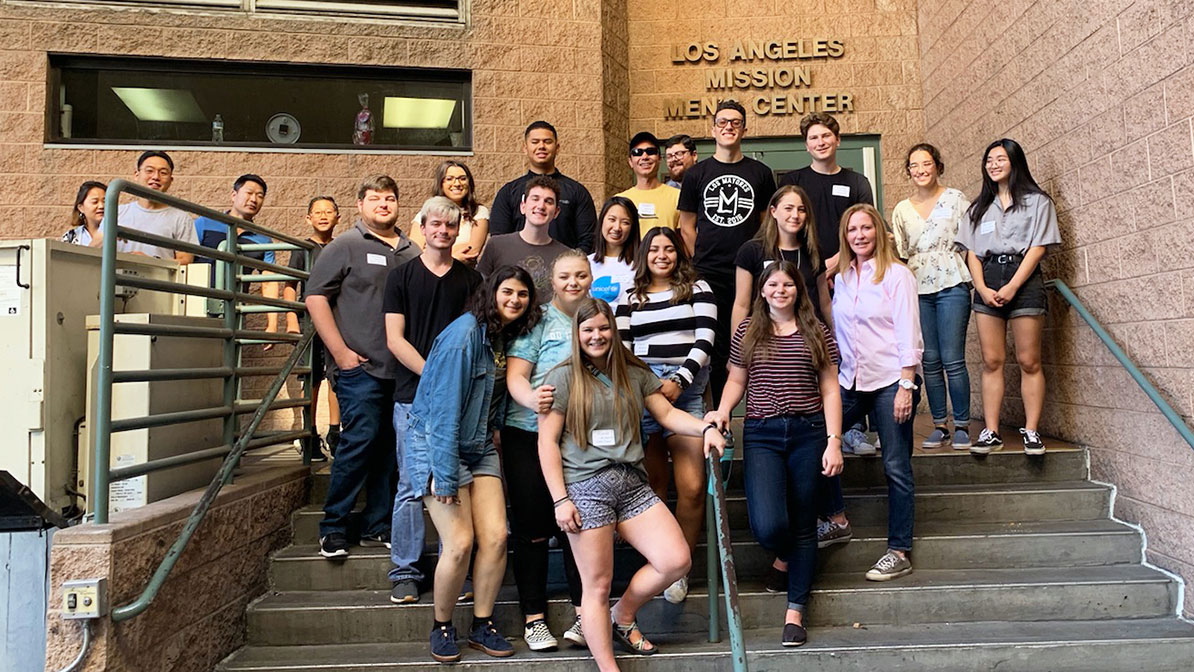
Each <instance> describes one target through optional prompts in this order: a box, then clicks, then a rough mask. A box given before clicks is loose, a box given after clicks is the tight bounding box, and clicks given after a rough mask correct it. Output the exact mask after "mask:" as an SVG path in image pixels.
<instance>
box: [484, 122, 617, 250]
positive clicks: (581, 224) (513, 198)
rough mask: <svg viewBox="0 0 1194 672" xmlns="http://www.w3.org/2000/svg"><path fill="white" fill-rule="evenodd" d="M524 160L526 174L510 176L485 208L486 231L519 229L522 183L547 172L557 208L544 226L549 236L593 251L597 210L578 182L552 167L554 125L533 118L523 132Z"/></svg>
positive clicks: (555, 148) (556, 144)
mask: <svg viewBox="0 0 1194 672" xmlns="http://www.w3.org/2000/svg"><path fill="white" fill-rule="evenodd" d="M523 138H524V139H525V145H524V147H523V149H524V150H525V151H526V154H527V160H528V162H529V164H530V168H529V170H527V173H526V175H523V176H522V177H519V178H517V179H514V180H511V181H509V182H507V183H506V184H505V186H503V187H502V188H501V189H500V190H498V193H497V196H496V197H495V198H494V199H493V208H492V209H491V210H490V211H489V235H490V236H496V235H498V234H502V233H514V232H515V231H521V230H522V227H523V223H524V222H525V217H524V215H523V214H522V212H521V211H520V209H519V205H520V204H521V203H522V197H523V193H524V188H523V185H524V184H525V183H526V181H527V180H529V179H531V178H532V177H535V176H536V175H547V176H548V177H551V178H552V179H553V180H555V182H556V184H557V185H558V186H559V190H560V199H559V203H557V205H558V206H559V209H560V212H559V214H558V215H557V216H556V218H555V220H553V221H552V223H551V226H550V227H549V228H548V231H547V232H548V233H549V234H550V235H551V237H552V239H554V240H558V241H559V242H561V243H563V244H564V245H566V246H568V247H570V248H580V249H581V250H584V252H585V253H589V252H592V251H593V238H594V236H595V235H596V232H597V210H596V208H595V207H594V206H593V196H592V195H591V194H590V193H589V190H588V189H585V186H584V185H583V184H581V183H580V182H577V181H576V180H574V179H572V178H570V177H568V176H567V175H564V174H563V173H561V172H560V171H559V170H557V169H556V155H557V154H559V151H560V143H559V137H558V136H557V135H556V129H555V127H554V126H552V125H551V124H549V123H547V122H546V121H535V122H532V123H531V125H530V126H527V130H526V131H525V132H524V133H523Z"/></svg>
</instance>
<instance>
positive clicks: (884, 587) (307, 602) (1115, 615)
mask: <svg viewBox="0 0 1194 672" xmlns="http://www.w3.org/2000/svg"><path fill="white" fill-rule="evenodd" d="M1177 589H1178V588H1177V585H1176V584H1175V583H1173V582H1172V581H1170V580H1169V579H1168V578H1167V577H1166V576H1164V575H1162V574H1161V573H1159V572H1156V571H1154V570H1151V569H1148V568H1145V567H1143V566H1140V565H1115V566H1107V567H1087V568H1072V567H1065V568H1033V569H986V570H944V569H939V570H917V571H915V572H913V573H912V574H910V575H908V576H906V577H903V578H901V579H899V580H896V581H892V582H887V583H872V582H868V581H865V580H864V579H863V577H862V574H861V573H858V572H851V573H842V574H825V575H822V576H820V577H819V578H818V581H817V582H816V584H815V587H814V591H813V596H812V599H811V600H810V605H809V619H810V620H809V625H810V626H813V627H817V626H833V625H839V626H840V625H849V624H852V623H855V622H861V623H862V624H864V625H867V626H870V625H884V624H885V625H911V624H923V623H951V622H959V623H964V622H974V621H980V620H982V621H1009V622H1026V621H1046V620H1058V619H1075V620H1102V619H1115V620H1116V621H1117V622H1121V621H1122V620H1123V619H1134V618H1160V617H1164V616H1168V615H1170V614H1173V613H1174V609H1175V604H1176V599H1177ZM566 602H567V601H566V599H559V598H555V599H552V600H551V601H550V603H549V608H548V618H549V621H550V622H551V623H552V624H553V627H554V628H556V629H557V630H559V629H561V628H564V627H567V624H568V623H570V622H571V617H572V607H571V605H569V604H567V603H566ZM785 604H786V596H784V595H781V594H772V593H768V592H766V591H764V590H763V589H762V587H761V585H760V584H758V583H754V582H743V583H742V584H741V586H740V592H739V606H740V609H741V613H742V618H743V623H744V627H747V628H759V627H770V626H773V625H774V624H775V622H776V621H777V619H778V618H779V617H780V615H782V614H783V611H784V606H785ZM459 611H460V614H461V616H462V617H463V615H464V614H466V613H468V611H469V608H468V607H467V606H462V607H460V608H459ZM494 616H495V620H496V622H497V625H498V628H499V629H500V630H502V632H504V633H506V634H508V635H509V634H511V633H516V632H517V631H518V629H519V628H521V624H522V615H521V614H520V613H519V608H518V601H517V595H516V593H515V591H514V589H513V587H505V588H503V589H502V591H501V593H500V594H499V596H498V601H497V605H496V608H495V611H494ZM247 619H248V627H247V630H248V643H249V644H252V645H264V646H293V645H299V644H312V645H316V644H349V643H370V642H372V643H385V642H421V641H424V639H425V638H426V637H427V632H428V627H429V624H430V623H431V620H432V615H431V604H430V603H429V602H427V601H424V602H420V603H418V604H408V605H394V604H391V603H390V601H389V591H384V590H382V591H368V590H362V591H311V592H284V593H273V594H269V595H266V596H265V597H263V598H262V599H260V600H258V601H257V602H255V603H254V604H252V605H250V607H249V608H248V612H247ZM638 620H639V623H640V624H641V625H642V626H643V628H644V630H645V631H646V632H648V633H652V634H654V633H687V634H698V633H702V632H705V631H706V628H707V627H708V599H707V596H706V594H705V593H704V592H703V591H702V590H701V589H699V588H697V589H694V590H693V591H692V593H691V594H690V596H689V599H688V600H687V602H685V603H684V604H682V605H673V604H668V603H667V602H665V601H664V600H663V599H662V598H660V597H657V598H655V599H654V600H652V601H651V602H649V603H648V604H647V605H645V606H644V608H643V609H642V610H641V611H640V612H639V618H638Z"/></svg>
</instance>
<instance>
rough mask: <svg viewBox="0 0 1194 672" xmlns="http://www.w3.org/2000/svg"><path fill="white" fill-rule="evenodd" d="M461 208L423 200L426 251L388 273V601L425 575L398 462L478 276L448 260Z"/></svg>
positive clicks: (417, 525)
mask: <svg viewBox="0 0 1194 672" xmlns="http://www.w3.org/2000/svg"><path fill="white" fill-rule="evenodd" d="M460 214H461V213H460V206H458V205H456V204H455V203H453V202H452V201H451V200H449V199H447V198H445V197H443V196H433V197H432V198H429V199H427V201H426V202H425V203H423V208H422V210H420V211H419V216H418V217H416V218H415V221H417V222H419V229H420V232H421V233H422V234H423V239H424V240H425V241H427V242H426V244H425V246H424V248H423V253H422V254H420V255H419V256H417V257H415V258H414V259H413V260H411V261H410V262H409V263H406V264H403V265H402V266H399V267H398V268H395V269H394V270H392V271H390V276H389V278H388V279H387V280H386V294H385V303H384V306H385V313H386V316H385V323H386V341H387V342H388V344H389V348H390V352H392V353H393V354H394V357H396V358H397V359H398V364H399V366H398V376H397V378H396V379H395V384H394V435H395V438H396V443H395V445H396V447H397V450H396V451H395V452H396V457H397V460H398V489H397V491H396V492H395V493H394V510H393V517H392V521H391V524H390V543H391V547H390V560H391V561H392V562H393V563H394V568H393V569H391V570H390V582H391V584H392V585H393V588H392V589H391V591H390V601H391V602H394V603H396V604H401V603H403V602H416V601H418V599H419V589H418V583H419V581H422V580H423V573H422V571H420V570H419V568H418V567H416V566H415V563H417V562H418V560H419V556H421V555H422V554H423V501H422V499H421V498H419V497H417V496H415V495H414V487H413V485H414V484H412V483H411V482H410V481H409V479H408V478H407V477H406V470H405V469H403V468H402V462H403V459H404V454H405V450H404V449H405V441H404V439H405V438H406V437H405V434H406V423H407V415H408V414H409V413H410V406H411V404H412V403H414V401H415V391H416V390H417V389H418V387H419V376H420V375H422V373H423V365H424V364H426V359H427V355H428V354H430V353H431V345H432V343H434V342H435V338H436V337H437V336H439V333H440V332H441V331H443V330H444V327H446V326H448V325H449V324H451V323H452V321H453V320H455V319H456V318H457V317H460V315H461V314H462V313H463V312H464V307H465V304H466V303H467V302H468V299H469V297H470V296H471V295H472V293H473V292H474V291H476V289H477V286H478V285H480V284H481V274H480V273H478V272H476V271H474V270H473V269H471V268H469V267H468V266H466V265H465V264H463V263H461V262H460V261H457V260H456V259H453V258H452V246H453V245H455V244H456V237H457V236H458V235H459V234H460Z"/></svg>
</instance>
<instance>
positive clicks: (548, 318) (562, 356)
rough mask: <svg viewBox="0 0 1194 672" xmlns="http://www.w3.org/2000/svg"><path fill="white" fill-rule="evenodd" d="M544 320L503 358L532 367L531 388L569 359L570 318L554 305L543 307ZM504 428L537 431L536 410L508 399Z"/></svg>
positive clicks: (515, 342) (519, 339)
mask: <svg viewBox="0 0 1194 672" xmlns="http://www.w3.org/2000/svg"><path fill="white" fill-rule="evenodd" d="M542 310H543V318H542V319H540V320H539V324H536V325H535V328H534V329H532V330H531V331H530V333H527V334H525V335H523V336H520V337H519V338H518V339H517V340H515V341H514V343H512V344H511V345H510V348H509V349H508V350H506V357H517V358H519V359H525V360H526V361H528V362H530V363H532V364H534V365H535V367H534V368H533V369H532V370H531V387H532V388H536V387H539V386H540V385H542V384H543V382H544V381H545V380H547V372H548V371H551V369H552V367H554V366H555V365H556V364H559V363H560V362H563V361H565V360H567V359H568V358H569V357H571V356H572V318H571V317H569V316H568V315H566V314H565V313H564V312H563V311H562V310H560V309H559V308H556V307H555V304H553V303H546V304H544V305H543V308H542ZM506 425H507V426H510V427H516V428H518V429H521V430H523V431H526V432H537V431H539V416H538V415H537V414H536V413H535V411H533V410H531V409H529V408H527V407H525V406H523V405H521V404H519V403H518V402H517V401H515V400H514V399H513V398H511V399H510V407H509V409H508V410H507V411H506Z"/></svg>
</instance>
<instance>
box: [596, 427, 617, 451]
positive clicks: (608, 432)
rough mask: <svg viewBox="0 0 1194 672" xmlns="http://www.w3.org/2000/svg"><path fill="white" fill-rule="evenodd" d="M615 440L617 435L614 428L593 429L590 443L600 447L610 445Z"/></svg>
mask: <svg viewBox="0 0 1194 672" xmlns="http://www.w3.org/2000/svg"><path fill="white" fill-rule="evenodd" d="M617 440H618V436H617V434H615V433H614V430H612V429H594V430H593V437H592V444H593V445H594V446H600V447H605V446H612V445H614V444H615V443H616V442H617Z"/></svg>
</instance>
